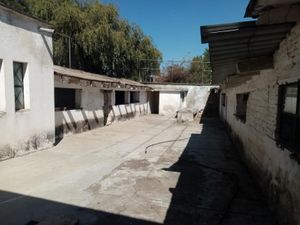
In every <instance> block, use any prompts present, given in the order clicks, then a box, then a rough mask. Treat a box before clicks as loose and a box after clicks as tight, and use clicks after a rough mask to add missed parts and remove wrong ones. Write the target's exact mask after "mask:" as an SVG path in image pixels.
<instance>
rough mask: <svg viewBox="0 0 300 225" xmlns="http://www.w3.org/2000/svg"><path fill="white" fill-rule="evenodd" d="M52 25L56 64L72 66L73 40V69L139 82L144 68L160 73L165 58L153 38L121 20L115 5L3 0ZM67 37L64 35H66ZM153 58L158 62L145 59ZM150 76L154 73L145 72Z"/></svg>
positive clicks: (83, 1)
mask: <svg viewBox="0 0 300 225" xmlns="http://www.w3.org/2000/svg"><path fill="white" fill-rule="evenodd" d="M0 2H2V3H4V4H9V6H11V7H13V8H16V9H19V10H23V11H24V12H26V13H29V14H31V15H32V16H34V17H37V18H40V19H41V20H44V21H46V22H48V23H49V24H51V25H52V26H53V28H54V29H55V31H56V33H55V34H54V37H53V39H54V62H55V63H56V64H58V65H62V66H68V54H69V53H68V38H67V37H66V35H67V36H69V37H70V38H71V49H72V68H78V69H82V70H86V71H90V72H94V73H100V74H107V75H111V76H117V77H126V78H132V79H138V78H139V76H140V73H141V71H140V67H147V68H153V67H156V68H157V69H158V70H159V63H158V62H159V61H160V60H161V58H162V56H161V53H160V52H159V50H158V49H156V48H155V46H154V45H153V42H152V40H151V38H150V37H148V36H146V35H145V34H144V33H143V32H142V30H141V29H140V28H139V27H138V26H137V25H133V24H130V23H128V22H127V21H126V20H124V19H121V18H120V16H119V13H118V10H117V8H116V7H115V6H114V5H111V4H108V5H104V4H101V3H100V2H99V1H96V0H0ZM62 34H64V35H62ZM143 59H153V60H155V61H149V60H146V61H145V60H143ZM143 73H145V75H150V74H151V71H143Z"/></svg>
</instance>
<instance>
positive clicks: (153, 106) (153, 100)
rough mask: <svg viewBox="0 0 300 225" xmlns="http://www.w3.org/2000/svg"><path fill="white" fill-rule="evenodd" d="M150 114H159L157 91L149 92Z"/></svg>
mask: <svg viewBox="0 0 300 225" xmlns="http://www.w3.org/2000/svg"><path fill="white" fill-rule="evenodd" d="M149 98H150V99H149V103H150V110H151V114H159V91H152V92H149Z"/></svg>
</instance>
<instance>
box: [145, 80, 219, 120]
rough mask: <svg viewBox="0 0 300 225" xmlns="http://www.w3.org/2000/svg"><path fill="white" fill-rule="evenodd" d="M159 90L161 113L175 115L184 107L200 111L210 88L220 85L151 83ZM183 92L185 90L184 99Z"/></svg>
mask: <svg viewBox="0 0 300 225" xmlns="http://www.w3.org/2000/svg"><path fill="white" fill-rule="evenodd" d="M150 86H151V87H152V88H153V89H154V90H155V91H159V114H162V115H170V116H175V115H176V112H177V111H178V110H180V109H182V108H188V109H192V110H193V111H196V112H199V111H202V110H203V109H204V108H205V105H206V102H207V99H208V96H209V93H210V90H211V89H213V88H218V86H199V85H180V84H151V85H150ZM181 92H185V94H186V95H185V97H184V99H182V98H181V94H180V93H181Z"/></svg>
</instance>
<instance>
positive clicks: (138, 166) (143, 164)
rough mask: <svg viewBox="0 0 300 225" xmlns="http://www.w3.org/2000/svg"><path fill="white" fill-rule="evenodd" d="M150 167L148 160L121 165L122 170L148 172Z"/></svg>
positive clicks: (132, 161) (131, 161)
mask: <svg viewBox="0 0 300 225" xmlns="http://www.w3.org/2000/svg"><path fill="white" fill-rule="evenodd" d="M149 166H150V162H148V161H147V160H146V159H142V160H129V161H126V162H124V163H123V164H122V165H121V169H133V170H147V169H148V168H149Z"/></svg>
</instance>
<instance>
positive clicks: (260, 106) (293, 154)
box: [202, 0, 300, 224]
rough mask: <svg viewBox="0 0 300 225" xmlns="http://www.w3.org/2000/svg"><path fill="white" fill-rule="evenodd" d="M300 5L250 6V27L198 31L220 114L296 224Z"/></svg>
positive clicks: (283, 217)
mask: <svg viewBox="0 0 300 225" xmlns="http://www.w3.org/2000/svg"><path fill="white" fill-rule="evenodd" d="M299 3H300V2H299V1H293V2H291V1H260V0H258V1H250V3H249V6H248V9H247V12H246V16H250V17H253V18H257V20H256V21H255V22H247V23H236V24H224V25H221V26H220V25H218V26H207V27H202V40H203V41H204V42H208V43H209V46H210V53H211V61H212V66H213V68H214V74H213V76H214V81H215V82H216V83H220V84H221V86H220V90H221V94H220V108H219V109H220V116H221V118H222V119H223V120H224V121H225V123H226V124H227V126H228V128H229V130H230V133H231V135H232V137H233V140H234V142H235V143H236V145H237V149H238V150H240V152H241V153H242V155H243V156H244V158H245V160H246V162H247V163H248V165H249V168H250V169H251V171H252V172H253V175H254V178H255V179H256V180H257V181H258V182H259V184H260V185H261V187H262V188H263V190H265V193H266V194H267V195H268V197H269V199H270V204H271V206H272V207H273V209H274V210H276V211H277V214H278V219H279V220H280V223H282V224H300V155H299V153H300V14H299V9H300V8H299V7H300V5H299Z"/></svg>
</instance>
